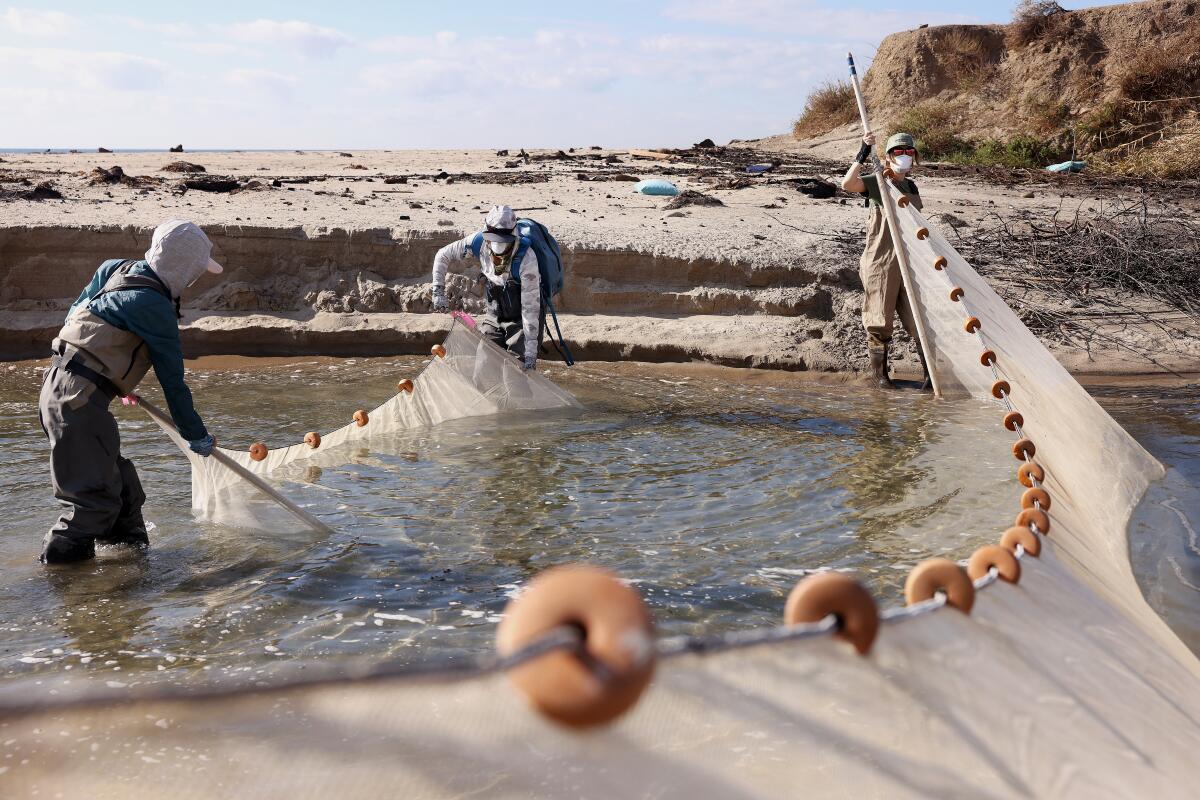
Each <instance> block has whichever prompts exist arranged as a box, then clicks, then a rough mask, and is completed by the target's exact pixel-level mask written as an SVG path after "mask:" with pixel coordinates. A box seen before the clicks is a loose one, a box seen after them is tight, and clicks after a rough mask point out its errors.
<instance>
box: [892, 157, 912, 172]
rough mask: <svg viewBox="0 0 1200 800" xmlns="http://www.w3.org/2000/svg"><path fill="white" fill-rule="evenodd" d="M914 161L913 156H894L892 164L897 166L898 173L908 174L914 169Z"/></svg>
mask: <svg viewBox="0 0 1200 800" xmlns="http://www.w3.org/2000/svg"><path fill="white" fill-rule="evenodd" d="M912 161H913V160H912V156H892V163H894V164H895V165H896V166H895V169H896V171H897V172H908V171H909V170H910V169H912Z"/></svg>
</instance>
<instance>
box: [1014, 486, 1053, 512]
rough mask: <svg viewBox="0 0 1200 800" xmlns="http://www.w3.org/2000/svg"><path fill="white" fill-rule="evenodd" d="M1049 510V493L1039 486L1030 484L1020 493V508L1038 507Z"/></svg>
mask: <svg viewBox="0 0 1200 800" xmlns="http://www.w3.org/2000/svg"><path fill="white" fill-rule="evenodd" d="M1038 507H1041V509H1042V510H1043V511H1049V510H1050V493H1049V492H1047V491H1046V490H1045V489H1043V488H1042V487H1041V486H1030V487H1029V488H1028V489H1026V490H1025V491H1024V492H1022V493H1021V508H1038Z"/></svg>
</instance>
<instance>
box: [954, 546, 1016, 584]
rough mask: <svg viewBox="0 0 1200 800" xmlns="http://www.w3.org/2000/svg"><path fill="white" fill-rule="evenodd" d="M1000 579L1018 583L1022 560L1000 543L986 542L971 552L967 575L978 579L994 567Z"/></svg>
mask: <svg viewBox="0 0 1200 800" xmlns="http://www.w3.org/2000/svg"><path fill="white" fill-rule="evenodd" d="M993 567H994V568H995V569H996V573H997V574H998V575H999V576H1000V580H1002V581H1008V582H1009V583H1016V582H1018V581H1019V580H1021V562H1020V561H1017V557H1016V556H1014V555H1013V554H1012V553H1011V552H1010V551H1009V550H1007V549H1005V548H1003V547H1001V546H1000V545H998V544H986V545H984V546H983V547H981V548H979V549H978V550H976V551H975V552H974V553H972V554H971V557H970V558H969V559H968V560H967V575H968V576H969V577H970V578H971V580H973V581H977V580H979V579H980V578H982V577H983V576H984V575H987V574H988V573H989V572H990V571H991V570H992V568H993Z"/></svg>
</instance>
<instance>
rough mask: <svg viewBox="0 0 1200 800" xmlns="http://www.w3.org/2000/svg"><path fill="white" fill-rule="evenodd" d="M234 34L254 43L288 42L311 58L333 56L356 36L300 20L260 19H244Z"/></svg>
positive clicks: (286, 43) (233, 29)
mask: <svg viewBox="0 0 1200 800" xmlns="http://www.w3.org/2000/svg"><path fill="white" fill-rule="evenodd" d="M230 35H232V36H233V38H235V39H237V40H239V41H243V42H251V43H254V44H263V45H285V46H287V47H290V48H292V49H294V50H297V51H298V52H300V53H301V54H302V55H304V56H306V57H308V58H332V57H333V56H334V55H336V54H337V52H338V51H339V50H341V49H342V48H343V47H348V46H349V45H351V44H353V43H354V39H352V38H351V37H350V36H348V35H346V34H345V33H342V32H341V31H339V30H337V29H335V28H326V27H323V26H321V25H314V24H312V23H311V22H301V21H300V20H287V21H283V22H280V21H277V20H270V19H259V20H255V21H253V22H240V23H237V24H235V25H233V26H232V27H231V28H230Z"/></svg>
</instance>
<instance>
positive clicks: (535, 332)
mask: <svg viewBox="0 0 1200 800" xmlns="http://www.w3.org/2000/svg"><path fill="white" fill-rule="evenodd" d="M484 225H485V226H486V227H485V229H484V230H482V231H479V232H477V233H473V234H471V235H470V236H467V237H465V238H462V239H459V240H458V241H457V242H451V243H450V244H448V245H446V246H445V247H443V248H442V249H441V250H438V252H437V255H436V256H434V258H433V310H434V311H442V312H445V311H449V310H450V303H449V301H448V300H447V299H446V272H447V270H449V268H450V264H451V263H456V262H457V263H460V262H464V261H467V260H468V259H469V258H474V257H476V249H475V248H474V247H473V241H474V240H475V238H476V237H478V236H482V243H483V245H484V246H481V247H478V256H477V257H478V259H479V269H480V270H481V271H482V272H483V278H484V279H485V280H486V287H485V292H484V298H485V300H486V301H487V314H486V316H484V317H483V319H481V320H480V321H479V329H480V331H481V332H482V333H483V335H485V336H486V337H488V338H489V339H491V340H492V341H493V342H495V343H496V344H497V345H499V346H500V347H501V348H502V349H505V350H508V351H510V352H512V353H513V354H515V355H516V356H517V357H518V358H520V359H521V361H522V363H523V364H524V366H525V369H534V368H535V367H536V366H537V354H538V345H539V344H540V343H541V338H542V336H541V334H542V277H541V272H540V271H539V269H538V259H537V254H536V253H534V252H533V248H532V247H530V246H529V245H528V242H525V241H522V240H521V238H520V237H518V236H517V235H516V233H515V232H514V231H515V228H516V226H517V215H516V214H515V213H513V210H512V209H511V208H509V207H508V206H493V207H492V210H491V211H489V212H488V213H487V216H486V217H485V218H484Z"/></svg>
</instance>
